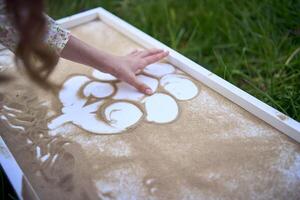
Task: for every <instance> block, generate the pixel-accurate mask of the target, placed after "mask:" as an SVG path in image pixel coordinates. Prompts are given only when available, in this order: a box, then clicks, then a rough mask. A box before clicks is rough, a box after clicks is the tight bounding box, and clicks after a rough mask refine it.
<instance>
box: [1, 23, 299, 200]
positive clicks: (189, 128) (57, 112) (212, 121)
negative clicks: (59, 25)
mask: <svg viewBox="0 0 300 200" xmlns="http://www.w3.org/2000/svg"><path fill="white" fill-rule="evenodd" d="M71 31H72V33H73V34H74V35H76V36H78V37H79V38H81V39H83V40H84V41H86V42H87V43H89V44H91V45H93V46H95V47H97V48H99V49H103V50H105V51H108V52H111V53H114V54H117V55H125V54H127V53H130V52H131V51H132V50H134V49H136V48H138V49H142V47H140V46H138V45H137V44H136V43H134V42H132V41H131V40H129V39H128V38H127V37H126V36H124V35H122V34H120V33H118V32H116V31H115V30H113V29H112V28H110V27H109V26H107V25H105V24H104V23H102V22H101V21H93V22H89V23H86V24H83V25H80V26H77V27H75V28H73V29H71ZM1 53H2V54H1V55H3V56H7V57H9V56H11V55H10V54H8V53H7V52H1ZM1 66H2V67H1V73H3V74H14V76H15V77H16V79H15V81H14V82H10V83H9V84H6V85H3V84H2V85H1V105H2V107H1V122H0V128H1V131H0V133H1V136H2V137H3V139H4V140H5V142H6V143H7V145H8V146H9V148H10V149H11V150H12V153H13V154H14V156H15V158H16V160H17V162H18V164H19V165H20V166H21V168H22V169H23V170H24V172H25V174H26V175H27V176H28V178H29V180H30V182H31V183H32V185H33V187H34V189H35V190H36V192H37V193H38V195H39V196H40V197H42V199H51V200H52V199H99V198H102V199H201V198H202V199H212V198H213V199H218V198H222V199H287V197H288V199H299V198H300V189H299V188H300V145H299V144H298V143H296V142H294V141H293V140H291V139H289V138H288V137H287V136H285V135H284V134H282V133H281V132H279V131H277V130H276V129H274V128H272V127H271V126H269V125H268V124H266V123H265V122H263V121H262V120H260V119H258V118H256V117H254V116H253V115H252V114H250V113H248V112H247V111H245V110H244V109H242V108H240V107H239V106H237V105H235V104H234V103H232V102H231V101H229V100H227V99H226V98H224V97H222V96H220V95H219V94H217V93H216V92H214V91H212V90H211V89H209V88H207V87H206V86H205V85H203V84H201V83H200V82H199V81H196V80H194V79H193V78H192V77H190V76H189V75H188V74H185V73H184V72H182V71H180V70H178V69H177V68H176V66H174V65H171V64H170V63H167V62H166V61H162V62H161V63H156V64H153V65H150V66H148V67H147V68H146V69H145V70H144V71H143V72H142V74H140V75H139V79H140V80H141V81H143V82H144V83H146V84H148V85H149V86H150V87H151V88H152V89H153V91H155V93H154V94H153V95H152V96H145V95H144V94H142V93H139V92H138V91H136V90H135V89H134V88H132V87H131V86H129V85H128V84H126V83H122V82H120V81H118V80H117V79H116V78H115V77H113V76H111V75H108V74H105V73H102V72H99V71H97V70H93V69H92V68H89V67H86V66H83V65H80V64H76V63H73V62H70V61H66V60H64V59H61V60H60V62H59V65H58V67H57V68H56V69H55V71H54V73H53V74H52V76H51V80H52V82H54V83H56V84H58V85H59V86H60V89H59V90H58V91H57V92H55V93H51V92H49V91H48V92H47V91H44V90H42V89H40V88H39V87H37V86H36V85H35V84H34V83H32V82H30V81H29V80H27V79H24V78H21V75H19V74H18V73H16V68H15V67H14V65H13V64H11V63H10V62H7V60H6V63H1ZM23 195H24V196H25V197H26V196H28V195H30V194H28V192H27V190H26V187H25V186H24V187H23Z"/></svg>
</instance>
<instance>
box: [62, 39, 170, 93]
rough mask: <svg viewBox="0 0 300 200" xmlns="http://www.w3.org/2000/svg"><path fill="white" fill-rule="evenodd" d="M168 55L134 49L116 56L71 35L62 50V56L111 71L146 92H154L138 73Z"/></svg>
mask: <svg viewBox="0 0 300 200" xmlns="http://www.w3.org/2000/svg"><path fill="white" fill-rule="evenodd" d="M167 55H168V52H165V51H163V50H159V49H150V50H144V51H134V52H132V53H130V54H129V55H127V56H115V55H112V54H108V53H106V52H104V51H100V50H98V49H96V48H94V47H92V46H90V45H88V44H86V43H85V42H83V41H81V40H79V39H77V38H76V37H75V36H70V39H69V41H68V43H67V44H66V46H65V48H64V49H63V50H62V51H61V57H63V58H65V59H68V60H71V61H74V62H77V63H81V64H84V65H87V66H91V67H93V68H95V69H98V70H100V71H103V72H106V73H110V74H112V75H114V76H116V77H117V78H118V79H120V80H122V81H125V82H127V83H129V84H131V85H132V86H134V87H135V88H137V89H138V90H139V91H141V92H143V93H146V94H152V91H151V89H150V88H149V87H148V86H147V85H145V84H143V83H142V82H140V81H139V80H138V79H137V77H136V74H137V73H139V72H140V71H141V70H143V69H144V68H145V67H146V66H147V65H149V64H151V63H154V62H157V61H158V60H160V59H162V58H164V57H166V56H167Z"/></svg>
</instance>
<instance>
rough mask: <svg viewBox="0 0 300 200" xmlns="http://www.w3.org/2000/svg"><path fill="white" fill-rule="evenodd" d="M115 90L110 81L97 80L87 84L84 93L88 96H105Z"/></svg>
mask: <svg viewBox="0 0 300 200" xmlns="http://www.w3.org/2000/svg"><path fill="white" fill-rule="evenodd" d="M113 92H114V87H113V86H112V85H111V84H110V83H101V82H96V81H94V82H91V83H89V84H87V85H86V86H85V88H84V89H83V95H84V96H86V97H89V96H93V97H96V98H104V97H108V96H110V95H111V94H112V93H113Z"/></svg>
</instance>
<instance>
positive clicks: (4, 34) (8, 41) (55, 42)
mask: <svg viewBox="0 0 300 200" xmlns="http://www.w3.org/2000/svg"><path fill="white" fill-rule="evenodd" d="M45 17H46V21H47V22H46V23H47V32H46V35H45V38H44V41H45V43H47V44H48V45H49V46H50V47H51V48H53V49H54V50H55V51H56V52H57V53H58V54H60V52H61V50H62V49H63V48H64V47H65V45H66V44H67V42H68V40H69V36H70V32H69V31H68V30H66V29H63V28H61V27H60V26H59V25H58V24H57V23H56V22H55V21H54V20H53V19H51V18H50V17H48V16H47V15H45ZM18 41H19V35H18V32H17V30H16V29H15V27H14V26H13V24H12V20H11V16H10V15H7V14H6V10H5V5H4V3H3V1H2V0H0V43H1V44H2V45H4V46H6V47H7V48H8V49H10V50H11V51H13V52H14V51H15V49H16V47H17V44H18Z"/></svg>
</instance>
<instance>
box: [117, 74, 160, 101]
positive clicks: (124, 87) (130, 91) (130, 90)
mask: <svg viewBox="0 0 300 200" xmlns="http://www.w3.org/2000/svg"><path fill="white" fill-rule="evenodd" d="M137 79H138V80H139V81H141V82H143V83H144V84H146V85H148V86H149V87H150V88H151V89H152V91H153V92H155V91H156V89H157V86H158V81H157V80H156V79H154V78H151V77H148V76H144V75H138V76H137ZM144 96H145V94H144V93H142V92H139V91H138V90H137V89H136V88H134V87H133V86H131V85H129V84H128V83H125V82H120V83H117V93H116V94H115V95H114V97H113V99H127V100H133V101H139V100H141V99H142V98H143V97H144Z"/></svg>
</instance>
